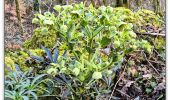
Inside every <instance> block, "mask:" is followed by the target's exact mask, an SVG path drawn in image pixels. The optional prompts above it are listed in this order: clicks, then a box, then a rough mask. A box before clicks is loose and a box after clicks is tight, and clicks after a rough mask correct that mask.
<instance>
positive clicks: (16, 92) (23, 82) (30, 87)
mask: <svg viewBox="0 0 170 100" xmlns="http://www.w3.org/2000/svg"><path fill="white" fill-rule="evenodd" d="M31 73H32V72H31V71H29V72H24V73H23V72H22V71H13V72H11V73H8V75H6V76H5V98H6V99H7V98H8V99H9V98H10V99H12V100H28V99H36V100H37V99H38V96H39V95H42V94H44V93H45V92H47V93H49V91H48V90H46V89H45V88H44V87H43V84H48V83H49V82H52V81H51V80H50V79H44V78H45V76H46V75H45V74H41V75H36V76H33V75H32V74H31Z"/></svg>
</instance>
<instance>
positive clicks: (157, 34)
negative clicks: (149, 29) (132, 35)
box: [136, 33, 165, 36]
mask: <svg viewBox="0 0 170 100" xmlns="http://www.w3.org/2000/svg"><path fill="white" fill-rule="evenodd" d="M136 34H141V35H153V36H165V34H159V33H136Z"/></svg>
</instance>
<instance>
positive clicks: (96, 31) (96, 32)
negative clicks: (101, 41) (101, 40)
mask: <svg viewBox="0 0 170 100" xmlns="http://www.w3.org/2000/svg"><path fill="white" fill-rule="evenodd" d="M103 28H104V26H100V27H98V28H97V29H96V30H95V31H94V32H93V36H92V38H93V37H95V36H96V35H97V34H99V33H100V32H101V30H102V29H103Z"/></svg>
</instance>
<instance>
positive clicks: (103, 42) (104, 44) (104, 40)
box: [100, 37, 111, 47]
mask: <svg viewBox="0 0 170 100" xmlns="http://www.w3.org/2000/svg"><path fill="white" fill-rule="evenodd" d="M110 42H111V39H109V38H107V37H103V38H102V40H101V41H100V44H101V47H105V46H108V45H109V44H110Z"/></svg>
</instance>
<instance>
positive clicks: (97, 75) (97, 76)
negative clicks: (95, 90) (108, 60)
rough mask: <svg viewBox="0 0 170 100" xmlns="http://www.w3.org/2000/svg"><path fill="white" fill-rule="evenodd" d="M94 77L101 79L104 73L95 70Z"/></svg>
mask: <svg viewBox="0 0 170 100" xmlns="http://www.w3.org/2000/svg"><path fill="white" fill-rule="evenodd" d="M92 78H93V79H101V78H102V73H101V72H94V73H93V75H92Z"/></svg>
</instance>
